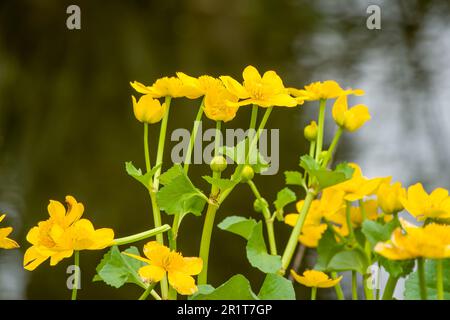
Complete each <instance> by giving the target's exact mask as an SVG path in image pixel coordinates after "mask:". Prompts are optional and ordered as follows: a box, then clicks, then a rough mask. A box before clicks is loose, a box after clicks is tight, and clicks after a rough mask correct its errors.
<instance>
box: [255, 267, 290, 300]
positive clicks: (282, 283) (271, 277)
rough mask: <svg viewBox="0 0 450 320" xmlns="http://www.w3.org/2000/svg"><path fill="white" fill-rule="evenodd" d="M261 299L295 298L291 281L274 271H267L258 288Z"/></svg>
mask: <svg viewBox="0 0 450 320" xmlns="http://www.w3.org/2000/svg"><path fill="white" fill-rule="evenodd" d="M258 297H259V298H260V299H261V300H295V291H294V286H293V284H292V281H289V280H288V279H286V278H284V277H282V276H280V275H279V274H276V273H269V274H267V275H266V278H265V279H264V283H263V285H262V287H261V289H260V290H259V293H258Z"/></svg>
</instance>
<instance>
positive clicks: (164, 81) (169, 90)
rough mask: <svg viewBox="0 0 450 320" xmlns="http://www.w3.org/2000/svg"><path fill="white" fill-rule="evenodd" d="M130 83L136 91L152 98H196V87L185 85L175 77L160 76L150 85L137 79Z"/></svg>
mask: <svg viewBox="0 0 450 320" xmlns="http://www.w3.org/2000/svg"><path fill="white" fill-rule="evenodd" d="M130 84H131V86H132V87H133V88H134V90H136V91H137V92H139V93H142V94H146V95H149V96H150V97H152V98H163V97H172V98H180V97H187V98H189V99H195V98H198V95H197V91H196V89H195V88H193V87H191V86H185V85H184V84H183V82H182V81H181V80H180V79H179V78H177V77H163V78H160V79H158V80H156V81H155V82H154V83H153V84H152V86H151V87H149V86H146V85H144V84H142V83H140V82H137V81H134V82H130Z"/></svg>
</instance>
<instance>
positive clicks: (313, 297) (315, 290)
mask: <svg viewBox="0 0 450 320" xmlns="http://www.w3.org/2000/svg"><path fill="white" fill-rule="evenodd" d="M316 296H317V287H312V288H311V300H316Z"/></svg>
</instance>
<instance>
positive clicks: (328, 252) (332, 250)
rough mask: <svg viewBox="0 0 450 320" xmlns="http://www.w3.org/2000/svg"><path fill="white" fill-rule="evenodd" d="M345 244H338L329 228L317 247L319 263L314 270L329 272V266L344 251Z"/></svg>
mask: <svg viewBox="0 0 450 320" xmlns="http://www.w3.org/2000/svg"><path fill="white" fill-rule="evenodd" d="M344 247H345V246H344V244H342V243H338V242H336V238H335V236H334V234H333V231H331V230H330V229H329V228H328V229H327V230H326V231H325V232H324V234H323V235H322V238H321V239H320V240H319V244H318V246H317V263H316V265H315V267H314V269H317V270H320V271H330V270H328V265H329V263H330V261H331V259H332V258H333V256H334V255H336V254H337V253H338V252H341V251H342V250H344Z"/></svg>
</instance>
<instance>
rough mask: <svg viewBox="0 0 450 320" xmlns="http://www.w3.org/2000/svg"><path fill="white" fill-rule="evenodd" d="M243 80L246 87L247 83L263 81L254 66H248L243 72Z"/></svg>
mask: <svg viewBox="0 0 450 320" xmlns="http://www.w3.org/2000/svg"><path fill="white" fill-rule="evenodd" d="M242 78H244V85H245V82H248V83H251V82H260V81H261V75H260V74H259V72H258V70H257V69H256V68H255V67H254V66H247V67H246V68H245V69H244V71H243V72H242Z"/></svg>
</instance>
